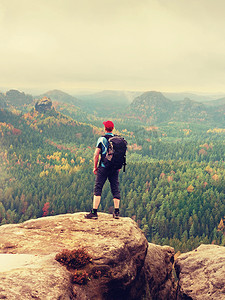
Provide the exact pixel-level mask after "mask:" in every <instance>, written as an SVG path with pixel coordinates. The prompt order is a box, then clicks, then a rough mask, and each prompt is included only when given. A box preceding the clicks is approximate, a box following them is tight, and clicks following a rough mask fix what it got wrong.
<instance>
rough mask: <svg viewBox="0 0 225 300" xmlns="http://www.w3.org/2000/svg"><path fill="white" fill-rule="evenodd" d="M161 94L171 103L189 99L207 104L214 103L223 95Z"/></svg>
mask: <svg viewBox="0 0 225 300" xmlns="http://www.w3.org/2000/svg"><path fill="white" fill-rule="evenodd" d="M162 94H163V95H164V96H165V97H167V98H169V99H171V100H172V101H182V100H184V99H185V98H189V99H191V100H193V101H197V102H204V103H205V104H207V103H208V102H211V101H214V100H216V99H218V98H220V97H222V96H223V95H210V94H209V95H199V94H194V93H169V92H162Z"/></svg>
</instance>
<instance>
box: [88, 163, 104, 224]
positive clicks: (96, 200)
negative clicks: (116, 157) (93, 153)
mask: <svg viewBox="0 0 225 300" xmlns="http://www.w3.org/2000/svg"><path fill="white" fill-rule="evenodd" d="M106 179H107V172H106V170H105V168H103V167H99V168H98V171H97V175H96V179H95V187H94V197H93V209H92V210H91V212H90V213H89V214H87V215H85V218H86V219H97V218H98V214H97V210H98V207H99V204H100V201H101V194H102V188H103V186H104V184H105V182H106Z"/></svg>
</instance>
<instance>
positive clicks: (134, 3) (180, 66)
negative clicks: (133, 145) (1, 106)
mask: <svg viewBox="0 0 225 300" xmlns="http://www.w3.org/2000/svg"><path fill="white" fill-rule="evenodd" d="M0 41H1V45H0V90H3V89H11V88H16V89H20V90H23V91H29V90H30V91H34V90H37V91H40V92H45V91H47V90H50V89H61V90H63V91H65V92H70V93H72V92H73V91H77V90H78V89H81V90H82V89H83V90H84V89H93V90H94V89H96V90H103V89H113V90H139V91H147V90H157V91H164V92H166V91H168V92H181V91H196V92H212V93H218V92H221V93H225V1H224V0H0Z"/></svg>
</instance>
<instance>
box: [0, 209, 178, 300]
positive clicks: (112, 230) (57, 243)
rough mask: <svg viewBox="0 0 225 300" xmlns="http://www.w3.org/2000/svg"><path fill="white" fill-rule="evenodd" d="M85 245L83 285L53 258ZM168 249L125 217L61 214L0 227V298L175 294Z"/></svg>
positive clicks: (161, 296)
mask: <svg viewBox="0 0 225 300" xmlns="http://www.w3.org/2000/svg"><path fill="white" fill-rule="evenodd" d="M63 249H68V250H73V249H85V251H87V252H88V254H89V255H90V257H91V259H92V260H91V262H90V263H88V264H87V265H86V266H84V267H82V268H81V270H80V271H79V272H84V271H85V272H86V273H85V274H88V280H87V282H86V283H85V284H83V285H80V284H77V283H74V282H73V281H72V280H71V278H72V276H73V273H74V270H71V269H68V268H66V267H65V266H63V265H61V264H60V263H59V262H57V261H56V260H55V256H56V254H58V253H60V252H62V251H63ZM173 260H174V250H173V248H171V247H167V246H165V247H161V246H157V245H154V244H149V243H148V242H147V240H146V238H145V236H144V235H143V233H142V231H141V230H140V229H139V228H138V227H137V224H136V223H135V222H134V221H133V220H132V219H130V218H120V219H119V220H115V219H113V218H112V215H108V214H104V213H99V218H98V220H86V219H84V213H75V214H65V215H59V216H53V217H44V218H40V219H36V220H29V221H26V222H24V223H21V224H10V225H2V226H0V299H10V300H11V299H12V300H13V299H20V300H23V299H26V300H28V299H41V300H42V299H49V300H50V299H52V300H53V299H54V300H55V299H61V300H66V299H81V300H85V299H86V300H89V299H95V300H98V299H99V300H104V299H107V300H113V299H117V300H119V299H129V300H130V299H135V300H138V299H175V296H176V290H175V283H174V278H173V272H172V266H173Z"/></svg>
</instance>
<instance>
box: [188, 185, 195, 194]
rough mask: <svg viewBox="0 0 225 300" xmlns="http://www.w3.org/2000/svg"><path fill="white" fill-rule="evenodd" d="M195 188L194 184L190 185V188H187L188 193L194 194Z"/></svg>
mask: <svg viewBox="0 0 225 300" xmlns="http://www.w3.org/2000/svg"><path fill="white" fill-rule="evenodd" d="M194 189H195V188H194V187H193V185H192V184H190V185H189V187H188V188H187V191H188V192H189V193H192V192H193V191H194Z"/></svg>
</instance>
